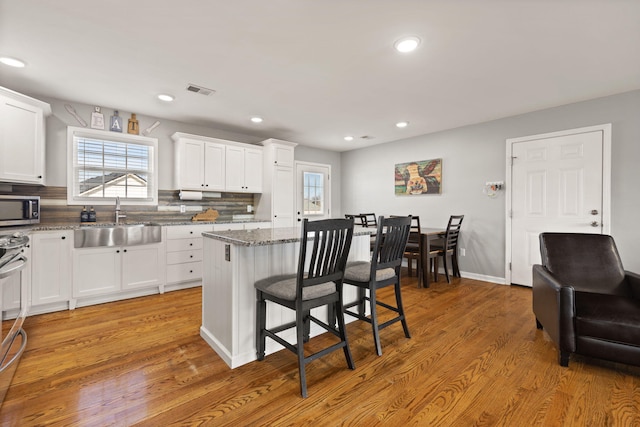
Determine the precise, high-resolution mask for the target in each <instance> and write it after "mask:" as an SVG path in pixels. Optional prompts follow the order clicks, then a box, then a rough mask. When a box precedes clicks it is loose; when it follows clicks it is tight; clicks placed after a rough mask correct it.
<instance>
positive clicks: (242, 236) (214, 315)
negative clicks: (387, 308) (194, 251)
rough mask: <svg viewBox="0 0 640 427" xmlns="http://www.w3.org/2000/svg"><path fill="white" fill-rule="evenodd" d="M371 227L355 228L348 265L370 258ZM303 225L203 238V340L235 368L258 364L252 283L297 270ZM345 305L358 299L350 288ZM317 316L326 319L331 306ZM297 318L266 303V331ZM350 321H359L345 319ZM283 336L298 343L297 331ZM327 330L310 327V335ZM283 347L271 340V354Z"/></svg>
mask: <svg viewBox="0 0 640 427" xmlns="http://www.w3.org/2000/svg"><path fill="white" fill-rule="evenodd" d="M372 231H375V230H372V229H366V228H362V227H356V229H355V230H354V234H353V240H352V243H351V250H350V251H349V261H360V260H369V256H370V255H369V240H370V239H369V236H370V233H371V232H372ZM300 233H301V229H300V227H292V228H273V229H259V230H237V231H218V232H216V231H213V232H205V233H202V235H203V236H204V259H203V263H204V271H203V282H202V326H201V327H200V336H201V337H202V338H203V339H204V340H205V341H206V342H207V343H208V344H209V345H210V346H211V348H213V349H214V350H215V351H216V353H218V355H219V356H220V357H221V358H222V360H224V361H225V363H226V364H227V365H229V367H231V368H236V367H238V366H241V365H244V364H245V363H249V362H251V361H253V360H256V346H255V327H256V320H255V312H256V292H255V289H254V287H253V284H254V283H255V282H256V281H257V280H260V279H263V278H265V277H269V276H274V275H280V274H292V273H296V272H297V268H298V256H299V250H300ZM344 292H345V293H344V301H345V302H350V301H354V300H355V299H356V297H357V291H356V288H355V287H353V286H345V288H344ZM313 312H314V315H315V316H316V317H318V318H320V319H326V318H327V309H326V307H319V308H317V309H314V311H313ZM294 319H295V313H294V312H293V311H291V310H288V309H287V308H284V307H281V306H279V305H274V304H271V303H270V302H267V327H269V326H272V325H280V324H283V323H286V322H289V321H293V320H294ZM345 320H346V321H347V322H349V321H353V320H354V318H352V317H348V316H347V317H346V318H345ZM286 332H289V335H286V334H285V333H283V334H282V337H284V338H285V339H288V340H289V341H290V342H295V330H289V331H286ZM322 332H324V330H323V329H322V328H320V327H318V326H317V325H315V324H313V322H312V324H311V336H314V335H318V334H320V333H322ZM282 348H283V347H282V346H281V345H279V344H277V343H276V342H274V341H272V340H267V348H266V352H267V354H270V353H273V352H275V351H278V350H280V349H282Z"/></svg>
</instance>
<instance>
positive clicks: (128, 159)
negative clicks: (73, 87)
mask: <svg viewBox="0 0 640 427" xmlns="http://www.w3.org/2000/svg"><path fill="white" fill-rule="evenodd" d="M69 139H70V141H71V144H72V147H69V148H70V149H71V150H70V151H71V152H72V153H73V158H72V159H71V162H70V164H71V165H72V171H71V182H70V184H71V185H70V188H71V189H72V194H69V195H68V199H69V198H70V197H71V198H72V199H73V201H74V202H76V203H87V204H88V203H92V204H101V203H100V202H101V201H103V202H105V203H111V202H112V201H113V200H114V199H115V198H116V196H119V197H120V199H121V200H122V201H125V202H126V201H129V202H130V203H132V204H135V203H139V204H157V194H158V192H157V176H156V175H157V173H156V166H155V165H156V164H157V161H156V150H157V142H156V140H155V139H153V138H144V137H136V138H133V137H132V136H129V135H117V136H112V135H111V133H109V132H104V131H87V130H85V129H83V130H79V131H74V132H73V133H72V136H71V137H70V138H69ZM127 139H129V140H127ZM69 196H70V197H69Z"/></svg>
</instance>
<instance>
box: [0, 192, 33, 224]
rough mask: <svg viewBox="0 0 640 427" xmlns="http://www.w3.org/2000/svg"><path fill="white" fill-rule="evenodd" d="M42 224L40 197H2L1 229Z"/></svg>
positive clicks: (0, 201) (0, 202) (0, 205)
mask: <svg viewBox="0 0 640 427" xmlns="http://www.w3.org/2000/svg"><path fill="white" fill-rule="evenodd" d="M39 222H40V196H0V227H4V226H7V225H26V224H37V223H39Z"/></svg>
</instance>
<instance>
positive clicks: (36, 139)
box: [0, 87, 51, 185]
mask: <svg viewBox="0 0 640 427" xmlns="http://www.w3.org/2000/svg"><path fill="white" fill-rule="evenodd" d="M50 114H51V107H50V106H49V104H47V103H44V102H42V101H38V100H37V99H33V98H30V97H28V96H25V95H22V94H19V93H17V92H14V91H12V90H9V89H5V88H3V87H0V182H15V183H21V184H39V185H44V182H45V176H44V165H45V158H44V154H45V147H44V143H45V117H46V116H48V115H50Z"/></svg>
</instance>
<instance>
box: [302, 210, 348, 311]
mask: <svg viewBox="0 0 640 427" xmlns="http://www.w3.org/2000/svg"><path fill="white" fill-rule="evenodd" d="M352 238H353V218H349V219H324V220H320V221H309V220H308V219H306V218H305V219H304V222H303V223H302V238H301V239H300V258H299V261H298V284H299V286H298V289H297V292H298V298H299V300H301V299H302V288H304V287H307V286H313V285H317V284H320V283H326V282H336V284H338V285H340V286H341V285H342V279H343V278H344V270H345V268H346V265H347V256H348V255H349V249H350V248H351V240H352ZM308 242H311V244H310V245H308ZM307 246H310V248H308V247H307ZM305 267H306V268H305Z"/></svg>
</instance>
